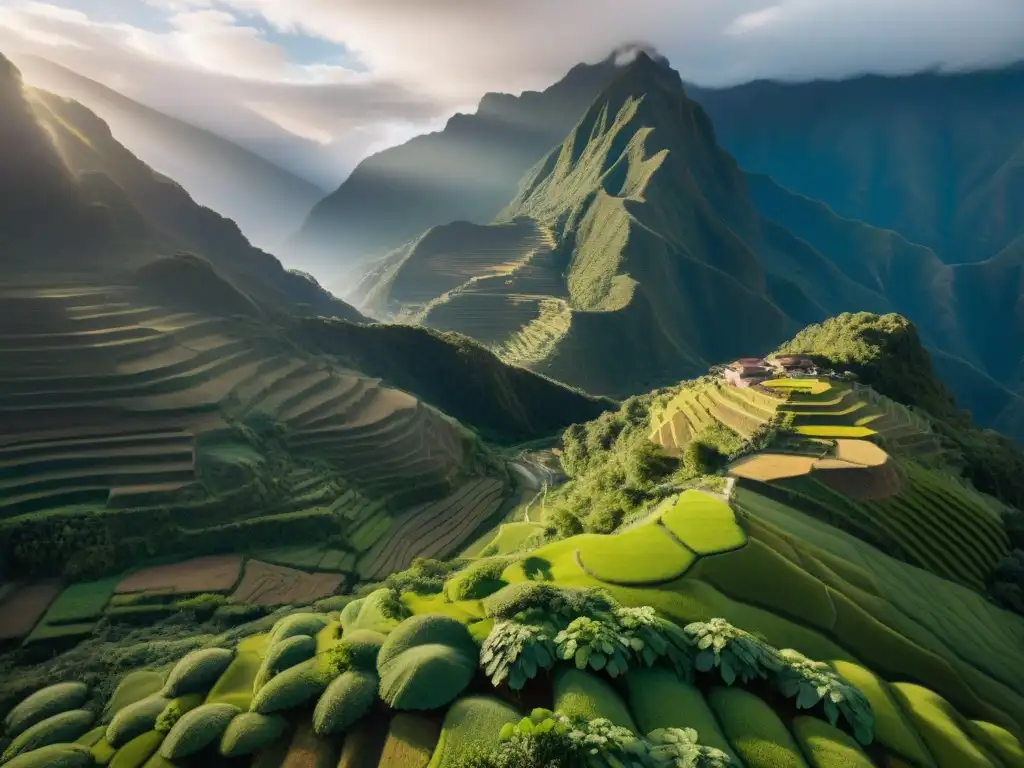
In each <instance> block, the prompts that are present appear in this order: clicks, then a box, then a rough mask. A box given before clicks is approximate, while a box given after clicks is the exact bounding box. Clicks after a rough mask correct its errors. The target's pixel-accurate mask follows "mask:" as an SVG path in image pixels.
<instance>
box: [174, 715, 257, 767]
mask: <svg viewBox="0 0 1024 768" xmlns="http://www.w3.org/2000/svg"><path fill="white" fill-rule="evenodd" d="M241 711H242V710H240V709H239V708H238V707H236V706H234V705H233V704H203V705H202V706H199V707H196V708H195V709H193V710H192V711H190V712H186V713H185V714H184V715H182V716H181V718H180V719H179V720H178V722H177V723H175V724H174V727H173V728H171V732H170V733H168V734H167V738H166V739H164V740H163V743H162V744H161V745H160V755H161V756H162V757H164V758H165V759H167V760H180V759H181V758H184V757H188V756H189V755H194V754H195V753H196V752H199V751H200V750H202V749H205V748H206V747H207V746H208V745H210V744H212V743H213V742H214V741H217V740H218V739H220V738H221V735H222V734H223V733H224V731H225V730H227V727H228V724H229V723H230V722H231V721H232V719H233V718H234V717H235V716H236V715H238V714H241Z"/></svg>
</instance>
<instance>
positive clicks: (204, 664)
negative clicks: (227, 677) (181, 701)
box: [160, 648, 235, 699]
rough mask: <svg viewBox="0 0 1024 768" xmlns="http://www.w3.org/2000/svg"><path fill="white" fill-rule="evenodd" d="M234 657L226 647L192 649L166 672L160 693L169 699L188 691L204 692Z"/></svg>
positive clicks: (232, 652) (188, 692)
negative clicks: (165, 678)
mask: <svg viewBox="0 0 1024 768" xmlns="http://www.w3.org/2000/svg"><path fill="white" fill-rule="evenodd" d="M234 657H235V653H234V651H231V650H228V649H226V648H206V649H203V650H201V651H193V652H192V653H190V654H188V656H186V657H185V658H183V659H182V660H181V661H179V662H178V663H177V664H175V665H174V667H173V668H172V669H171V671H170V673H168V675H167V680H166V681H164V687H163V689H162V690H161V692H160V693H161V695H162V696H164V697H166V698H169V699H170V698H174V697H177V696H185V695H187V694H190V693H206V692H207V691H209V690H210V688H212V687H213V684H214V683H215V682H217V679H218V678H219V677H220V676H221V675H222V674H223V673H224V670H226V669H227V668H228V665H229V664H231V660H232V659H233V658H234Z"/></svg>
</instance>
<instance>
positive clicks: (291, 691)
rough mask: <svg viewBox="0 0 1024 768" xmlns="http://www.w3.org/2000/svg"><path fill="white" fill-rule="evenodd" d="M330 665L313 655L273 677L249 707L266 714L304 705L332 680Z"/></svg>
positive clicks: (321, 691)
mask: <svg viewBox="0 0 1024 768" xmlns="http://www.w3.org/2000/svg"><path fill="white" fill-rule="evenodd" d="M332 677H333V675H332V671H331V669H330V666H329V665H328V664H326V663H325V662H324V660H322V659H319V658H312V659H309V660H308V661H304V662H302V663H301V664H296V665H295V666H294V667H291V668H289V669H286V670H285V671H284V672H282V673H281V674H279V675H277V676H276V677H274V678H271V680H270V681H268V682H267V684H266V685H264V686H263V687H262V688H260V690H259V692H257V694H256V695H255V696H254V697H253V699H252V705H251V706H250V707H249V709H250V710H251V711H253V712H259V713H260V714H262V715H269V714H271V713H272V712H282V711H284V710H288V709H294V708H295V707H299V706H302V705H303V704H305V703H306V702H307V701H310V700H311V699H313V698H314V697H316V696H319V695H320V694H321V693H323V692H324V689H325V688H327V685H328V683H330V682H331V679H332Z"/></svg>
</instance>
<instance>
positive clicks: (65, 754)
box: [4, 744, 95, 768]
mask: <svg viewBox="0 0 1024 768" xmlns="http://www.w3.org/2000/svg"><path fill="white" fill-rule="evenodd" d="M93 765H95V761H94V760H93V757H92V753H91V752H90V751H89V749H88V748H87V747H83V746H82V745H81V744H51V745H50V746H48V747H41V748H39V749H33V750H32V751H31V752H25V753H23V754H21V755H18V756H17V757H16V758H14V759H13V760H11V761H10V762H9V763H4V768H91V767H92V766H93Z"/></svg>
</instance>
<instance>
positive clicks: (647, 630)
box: [614, 605, 693, 680]
mask: <svg viewBox="0 0 1024 768" xmlns="http://www.w3.org/2000/svg"><path fill="white" fill-rule="evenodd" d="M614 617H615V621H616V623H617V624H618V627H619V631H620V633H621V634H622V636H623V637H626V638H628V640H629V646H630V648H631V649H632V651H633V652H634V654H635V655H636V657H637V658H638V659H639V660H640V661H642V662H643V663H644V664H645V665H647V666H648V667H651V666H654V664H655V663H656V662H657V661H658V660H659V659H666V660H667V661H668V662H669V664H670V665H671V666H672V668H673V669H674V670H675V672H676V674H677V675H679V677H680V678H682V679H684V680H690V679H692V677H693V650H692V646H691V645H690V643H689V641H688V640H687V637H686V635H685V634H684V633H683V632H682V630H680V629H679V627H677V626H676V625H675V624H673V623H672V622H671V621H666V620H665V619H663V618H661V617H660V616H658V614H657V612H656V611H655V610H654V609H653V608H651V607H650V606H646V605H645V606H638V607H635V608H631V607H625V606H623V607H620V608H616V609H615V612H614Z"/></svg>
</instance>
